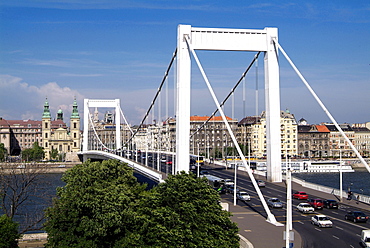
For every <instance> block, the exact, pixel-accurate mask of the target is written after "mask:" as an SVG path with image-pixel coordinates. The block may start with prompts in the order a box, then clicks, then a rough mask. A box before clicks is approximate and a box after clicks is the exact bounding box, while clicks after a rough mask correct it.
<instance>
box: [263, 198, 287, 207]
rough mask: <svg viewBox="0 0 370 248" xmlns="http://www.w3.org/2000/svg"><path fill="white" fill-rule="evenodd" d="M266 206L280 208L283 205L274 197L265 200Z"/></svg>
mask: <svg viewBox="0 0 370 248" xmlns="http://www.w3.org/2000/svg"><path fill="white" fill-rule="evenodd" d="M267 205H269V206H270V207H272V208H282V207H283V205H284V204H283V203H282V202H281V201H280V200H279V198H276V197H274V198H270V199H268V200H267Z"/></svg>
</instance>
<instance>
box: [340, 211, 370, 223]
mask: <svg viewBox="0 0 370 248" xmlns="http://www.w3.org/2000/svg"><path fill="white" fill-rule="evenodd" d="M344 219H346V220H351V221H353V222H366V221H367V220H368V219H369V217H368V216H367V215H366V214H364V213H363V212H361V211H350V212H348V213H346V215H345V216H344Z"/></svg>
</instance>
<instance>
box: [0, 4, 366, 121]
mask: <svg viewBox="0 0 370 248" xmlns="http://www.w3.org/2000/svg"><path fill="white" fill-rule="evenodd" d="M0 18H1V19H0V21H1V22H0V27H1V29H0V35H1V37H2V38H1V39H0V55H1V56H0V98H1V101H0V117H3V118H4V119H32V120H40V119H41V113H42V106H43V104H44V102H45V98H46V97H47V98H48V100H49V104H50V108H51V112H52V115H53V116H55V115H56V113H57V111H58V109H59V108H61V109H62V110H63V111H64V113H65V117H67V118H68V116H69V115H70V111H71V109H72V104H73V100H74V98H76V99H77V103H78V106H79V111H80V113H82V111H83V99H84V98H89V99H115V98H119V99H121V108H122V110H123V112H124V114H125V116H126V118H127V119H128V121H129V123H130V124H132V125H134V124H138V123H139V122H140V121H141V119H142V117H143V116H144V114H145V112H146V110H147V109H148V107H149V105H150V102H151V101H152V99H153V97H154V95H155V93H156V90H157V88H158V86H159V84H160V82H161V80H162V77H163V75H164V72H165V70H166V68H167V65H168V64H169V62H170V59H171V57H172V53H173V52H174V50H175V49H176V39H177V37H176V36H177V26H178V25H179V24H189V25H192V26H195V27H214V28H219V27H225V28H242V29H263V28H265V27H277V28H278V31H279V43H280V44H281V45H282V47H283V48H284V49H285V51H286V52H287V53H288V55H289V56H290V57H291V59H292V60H293V62H294V63H295V64H296V66H297V67H298V69H299V70H300V71H301V72H302V74H303V76H304V77H305V78H306V79H307V81H308V82H309V83H310V85H311V86H312V88H313V89H314V90H315V92H316V93H317V94H318V96H319V97H320V98H321V99H322V101H323V102H324V104H325V105H326V107H327V108H328V110H329V111H330V113H331V114H332V115H333V116H334V118H335V119H336V120H337V121H338V122H339V123H345V122H346V123H364V122H368V121H370V118H369V107H370V98H369V97H368V94H369V92H370V64H369V62H370V61H369V60H368V58H369V57H370V43H369V40H370V30H369V29H368V26H369V23H370V3H365V2H363V1H351V2H347V1H335V2H334V1H333V2H322V3H318V2H316V1H306V2H305V3H304V4H297V3H295V2H284V3H281V2H280V1H268V2H265V3H259V4H242V3H226V2H223V3H213V2H212V1H202V2H199V1H176V2H173V1H150V2H147V1H133V2H131V1H90V2H88V3H85V2H82V1H81V2H80V1H73V0H71V1H46V0H45V1H44V0H42V1H37V2H28V1H17V2H16V3H13V2H3V3H0ZM197 53H198V56H199V57H200V60H201V62H202V64H203V66H204V67H205V71H206V73H207V75H208V76H209V78H210V82H211V84H212V85H213V86H214V89H215V91H216V93H217V95H218V97H219V100H220V101H222V100H223V97H224V96H225V95H227V94H228V92H229V90H230V89H231V88H232V87H233V85H234V84H235V83H236V82H237V80H238V79H239V77H240V75H241V74H242V73H243V72H244V70H245V68H246V67H247V66H248V64H249V63H250V61H251V58H252V56H253V55H254V53H237V52H223V53H220V52H218V53H215V52H205V51H199V52H197ZM259 60H260V61H259V64H258V68H259V69H258V88H259V91H258V92H259V103H258V107H257V109H258V111H256V106H255V99H254V96H255V87H256V86H255V84H256V83H255V82H256V80H257V79H256V76H255V71H256V69H255V67H254V68H253V70H252V71H251V73H250V74H249V75H248V77H247V83H246V88H247V93H246V96H247V97H246V99H247V100H246V111H245V116H251V115H255V114H256V112H257V114H260V113H261V112H262V111H263V110H264V99H263V91H264V90H263V56H261V57H260V59H259ZM198 71H199V70H198V69H197V68H196V65H195V63H193V76H192V77H193V78H192V84H193V86H192V87H193V88H192V98H193V101H194V102H193V105H192V113H191V114H192V115H210V114H211V113H212V112H213V111H214V110H215V106H214V104H213V103H212V102H211V101H210V97H208V95H209V93H208V90H207V89H206V86H205V84H204V82H203V79H202V78H201V77H200V75H199V72H198ZM172 77H173V76H171V75H170V78H169V80H168V81H169V85H170V89H169V95H170V96H171V97H172V92H173V91H172V88H173V81H174V80H173V79H172ZM280 77H281V80H280V86H281V110H285V109H289V110H290V111H291V113H292V114H294V115H295V117H296V119H297V121H298V120H299V119H300V118H305V119H306V120H307V121H308V123H311V124H318V123H321V122H330V120H329V119H328V118H327V117H326V115H325V113H324V112H323V111H322V110H321V108H320V107H319V105H318V104H317V103H316V102H314V100H313V97H312V96H310V95H309V92H308V90H307V89H306V88H305V86H304V85H303V83H302V82H301V81H300V79H299V78H298V77H297V76H296V75H295V74H294V71H293V70H292V69H291V68H290V67H289V66H288V64H287V62H286V60H285V58H284V57H283V56H282V55H281V54H280ZM241 95H242V93H241V90H240V89H239V90H238V93H237V94H236V96H235V116H234V117H235V118H237V119H238V120H241V119H242V118H243V117H245V116H243V114H244V113H243V112H244V110H243V104H244V103H243V102H242V101H243V100H242V97H241ZM171 97H170V100H169V101H170V105H171ZM138 99H139V100H138ZM162 104H164V101H162ZM230 109H231V107H230V106H226V107H225V111H226V115H228V116H230V117H231V116H232V111H231V110H230ZM169 112H170V113H169V116H173V115H174V113H173V110H170V111H169ZM163 113H164V111H163V112H162V114H163Z"/></svg>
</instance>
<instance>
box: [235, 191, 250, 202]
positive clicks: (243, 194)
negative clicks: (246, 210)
mask: <svg viewBox="0 0 370 248" xmlns="http://www.w3.org/2000/svg"><path fill="white" fill-rule="evenodd" d="M236 198H237V199H238V200H241V201H250V200H251V196H250V195H249V194H248V193H247V192H245V191H239V192H237V193H236Z"/></svg>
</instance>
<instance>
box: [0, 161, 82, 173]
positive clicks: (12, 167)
mask: <svg viewBox="0 0 370 248" xmlns="http://www.w3.org/2000/svg"><path fill="white" fill-rule="evenodd" d="M77 164H81V162H39V163H0V169H1V170H2V171H3V173H5V174H9V173H15V174H21V173H25V172H27V171H29V172H32V173H64V172H66V171H67V170H68V169H70V168H72V167H74V166H75V165H77Z"/></svg>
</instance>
